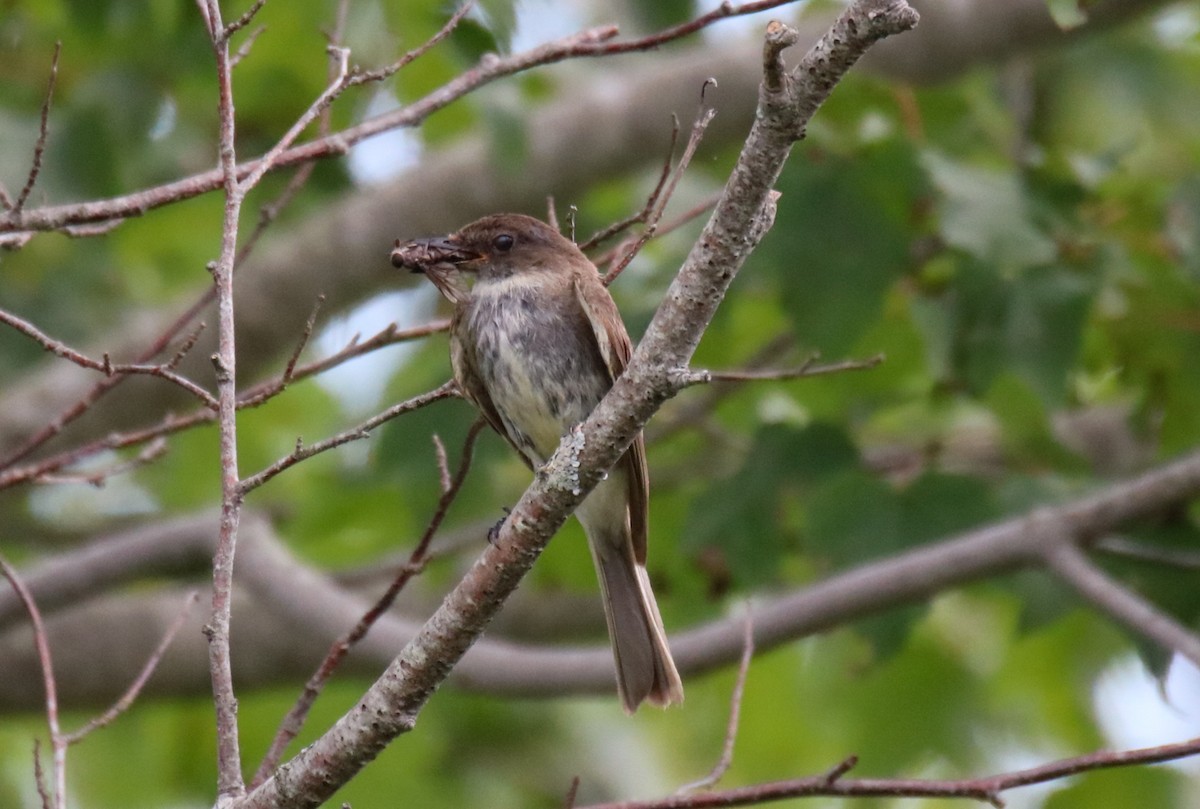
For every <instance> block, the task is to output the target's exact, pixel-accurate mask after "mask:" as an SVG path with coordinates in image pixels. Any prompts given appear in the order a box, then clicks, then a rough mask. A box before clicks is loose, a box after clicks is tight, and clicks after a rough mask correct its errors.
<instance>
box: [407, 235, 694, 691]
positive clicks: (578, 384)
mask: <svg viewBox="0 0 1200 809" xmlns="http://www.w3.org/2000/svg"><path fill="white" fill-rule="evenodd" d="M391 260H392V264H393V265H394V266H395V267H398V268H402V269H408V270H410V271H412V272H417V273H424V274H425V275H426V276H427V277H428V278H429V279H430V280H431V281H432V282H433V284H434V285H435V286H436V287H437V289H438V290H439V292H441V294H442V295H443V296H444V297H445V298H446V299H447V300H448V301H450V303H451V304H453V315H452V317H451V325H450V362H451V366H452V368H453V371H454V379H455V381H456V382H457V384H458V387H459V390H460V391H461V392H462V394H463V396H464V397H465V398H466V399H467V400H469V401H470V402H471V403H472V404H473V405H475V407H476V408H478V410H479V411H480V412H481V413H482V415H483V417H484V419H485V420H486V421H487V423H488V424H489V425H491V427H492V428H493V429H494V430H495V431H496V432H497V433H499V434H500V435H501V436H503V437H504V439H505V440H507V442H508V443H509V444H510V445H511V446H512V447H513V449H515V450H516V451H517V453H518V455H520V457H521V458H522V459H523V460H524V461H525V464H526V465H527V466H528V467H529V468H530V469H531V470H534V471H536V470H537V469H538V468H540V467H541V466H543V465H544V464H545V463H546V462H547V461H548V460H549V459H550V456H551V455H553V454H554V451H555V450H556V449H557V447H558V445H559V441H560V439H561V438H562V437H563V435H564V434H566V433H567V432H568V431H570V430H571V429H573V428H574V427H575V426H577V425H578V424H580V423H581V422H583V421H584V419H586V418H587V416H588V415H589V414H590V413H591V411H592V410H593V409H594V408H595V406H596V405H597V404H598V403H599V402H600V400H601V399H602V398H603V397H604V395H605V394H606V393H607V392H608V390H609V389H610V388H611V387H612V385H613V382H614V381H615V380H616V378H617V377H619V376H620V375H621V373H622V372H623V371H624V370H625V366H626V364H627V363H628V362H629V358H630V355H631V354H632V351H633V348H632V344H631V343H630V340H629V334H628V332H627V331H626V330H625V324H624V323H623V322H622V320H621V314H620V312H619V311H618V309H617V305H616V303H614V302H613V299H612V296H611V295H610V294H609V292H608V289H607V288H606V287H605V286H604V283H603V282H602V280H601V278H600V274H599V272H598V271H597V269H596V267H595V265H594V264H592V262H591V261H590V260H589V259H588V258H587V256H585V255H584V254H583V252H582V251H580V250H579V248H578V247H577V246H576V245H575V243H574V242H572V241H571V240H570V239H568V238H566V237H565V236H563V235H562V234H561V233H559V232H558V231H557V230H556V229H555V228H553V227H551V226H550V225H548V224H546V223H545V222H542V221H541V220H539V219H535V218H534V217H531V216H525V215H523V214H511V213H510V214H495V215H491V216H485V217H483V218H482V219H479V220H477V221H475V222H472V223H470V224H468V225H466V226H464V227H462V228H461V229H460V230H458V231H457V232H455V233H452V234H450V235H447V236H439V237H434V238H423V239H414V240H411V241H407V242H401V241H400V240H397V241H396V244H395V248H394V249H393V251H392V254H391ZM649 494H650V490H649V476H648V472H647V467H646V446H645V441H644V439H643V437H642V435H641V433H639V434H638V436H637V437H636V438H635V439H634V441H633V443H632V444H631V445H630V447H629V449H628V450H627V451H626V452H625V454H624V455H623V456H622V457H621V459H620V460H619V461H617V463H616V465H615V466H614V467H613V469H612V470H610V471H609V473H608V475H607V476H606V477H605V478H603V479H602V480H601V481H600V482H599V483H598V484H597V485H596V488H595V489H593V490H592V492H590V493H589V494H588V496H587V497H586V498H585V499H584V500H583V502H581V503H580V504H579V506H578V507H577V509H576V511H575V515H576V517H577V518H578V519H579V521H580V523H582V525H583V529H584V533H585V534H586V535H587V538H588V547H589V548H590V550H591V555H592V560H593V562H594V564H595V567H596V572H597V578H598V579H599V581H600V591H601V597H602V600H603V604H604V614H605V618H606V621H607V624H608V633H609V639H610V641H611V643H612V651H613V656H614V660H615V664H616V681H617V691H618V694H619V696H620V699H621V704H622V706H623V707H624V709H625V711H626V712H627V713H629V714H632V713H633V712H634V711H636V710H637V708H638V706H639V705H640V704H641V703H642V702H643V701H645V702H648V703H649V704H651V705H657V706H662V707H665V706H668V705H673V704H677V703H680V702H682V701H683V684H682V681H681V680H680V677H679V672H678V670H677V668H676V666H675V662H674V660H673V659H672V657H671V651H670V648H669V647H668V645H667V639H666V633H665V631H664V629H663V622H662V616H661V614H660V613H659V609H658V604H657V603H656V601H655V599H654V593H653V591H652V589H651V587H650V578H649V575H648V574H647V572H646V545H647V532H648V506H649Z"/></svg>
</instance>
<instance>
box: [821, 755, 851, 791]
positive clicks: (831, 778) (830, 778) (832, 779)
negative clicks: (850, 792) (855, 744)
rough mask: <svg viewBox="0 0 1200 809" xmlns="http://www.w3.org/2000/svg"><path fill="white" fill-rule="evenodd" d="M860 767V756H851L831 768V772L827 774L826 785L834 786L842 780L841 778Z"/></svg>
mask: <svg viewBox="0 0 1200 809" xmlns="http://www.w3.org/2000/svg"><path fill="white" fill-rule="evenodd" d="M857 766H858V756H855V755H849V756H846V757H845V758H844V759H842V760H841V761H839V762H838V763H837V764H835V765H833V767H832V768H830V770H829V772H827V773H825V783H826V785H833V784H835V783H837V782H838V781H839V780H841V777H842V776H843V775H845V774H846V773H848V772H850V771H851V770H852V769H854V768H855V767H857Z"/></svg>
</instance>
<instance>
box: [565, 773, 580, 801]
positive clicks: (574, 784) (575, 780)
mask: <svg viewBox="0 0 1200 809" xmlns="http://www.w3.org/2000/svg"><path fill="white" fill-rule="evenodd" d="M577 794H579V776H578V775H576V776H572V778H571V785H570V786H569V787H567V795H566V798H565V799H564V800H563V809H575V796H576V795H577Z"/></svg>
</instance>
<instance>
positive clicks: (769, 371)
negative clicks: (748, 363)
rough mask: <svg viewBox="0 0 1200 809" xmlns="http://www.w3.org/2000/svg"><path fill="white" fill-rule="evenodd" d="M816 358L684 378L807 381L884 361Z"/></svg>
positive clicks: (699, 380)
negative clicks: (782, 365) (790, 364)
mask: <svg viewBox="0 0 1200 809" xmlns="http://www.w3.org/2000/svg"><path fill="white" fill-rule="evenodd" d="M816 359H817V358H816V356H812V357H810V358H808V359H807V360H805V361H804V362H803V363H802V364H801V365H800V367H798V368H762V369H758V368H753V369H746V370H741V371H705V370H699V371H689V372H688V373H687V375H686V376H685V381H686V383H687V384H688V385H704V384H708V383H710V382H765V381H786V380H789V379H807V378H808V377H812V376H825V375H827V374H840V373H844V372H846V371H867V370H870V369H871V368H876V367H878V366H879V365H880V364H881V363H882V362H883V361H884V359H886V358H885V357H884V355H883V354H876V355H875V356H874V357H868V358H867V359H865V360H842V361H841V362H831V363H827V364H824V365H817V364H816Z"/></svg>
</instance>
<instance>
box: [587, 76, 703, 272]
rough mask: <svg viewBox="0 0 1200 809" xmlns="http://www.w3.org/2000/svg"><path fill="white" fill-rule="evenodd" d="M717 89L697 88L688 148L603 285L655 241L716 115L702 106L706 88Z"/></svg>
mask: <svg viewBox="0 0 1200 809" xmlns="http://www.w3.org/2000/svg"><path fill="white" fill-rule="evenodd" d="M710 84H711V85H712V86H714V87H715V86H716V84H717V82H716V79H706V80H705V82H704V84H703V86H701V88H700V111H699V113H697V115H696V120H695V121H694V122H693V123H692V131H691V134H690V135H689V136H688V142H687V145H686V146H685V147H684V149H683V154H682V155H681V156H680V158H679V163H678V164H676V166H675V170H674V171H673V172H671V174H670V175H669V178H666V186H665V187H664V186H663V182H662V180H660V181H659V185H658V187H657V188H656V189H655V193H654V195H653V196H654V203H653V206H652V207H651V209H650V210H649V211H648V212H647V213H646V216H645V218H644V220H643V221H644V222H645V225H646V226H645V228H644V229H643V230H642V232H641V233H640V234H639V235H638V236H637V238H636V239H633V240H632V243H631V244H630V246H629V247H628V248H624V247H623V248H622V249H621V250H620V251H618V254H619V255H620V256H621V257H620V259H618V260H617V261H616V262H615V263H614V264H613V266H612V267H611V268H610V269H609V271H608V273H606V274H605V276H604V283H605V284H611V283H612V282H613V281H615V280H616V279H617V277H618V276H619V275H620V274H621V273H622V272H624V271H625V268H626V267H628V266H629V264H630V262H632V261H633V259H634V258H636V257H637V254H638V253H640V252H641V250H642V248H643V247H645V246H646V243H647V242H648V241H650V240H651V239H652V238H654V235H655V233H656V232H657V231H658V223H659V220H661V219H662V215H663V210H664V209H665V208H666V207H667V203H668V202H670V201H671V197H672V196H674V195H675V188H676V186H678V185H679V180H680V178H681V177H683V174H684V172H685V171H687V167H688V164H690V163H691V162H692V157H693V156H694V155H695V154H696V149H697V148H698V147H699V146H700V141H701V140H703V138H704V131H705V130H706V129H707V128H708V125H709V123H710V122H711V121H712V119H713V116H715V115H716V114H717V111H716V110H714V109H712V108H711V107H706V106H705V103H704V93H705V91H706V90H707V89H708V87H709V85H710ZM672 149H674V139H673V138H672Z"/></svg>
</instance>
